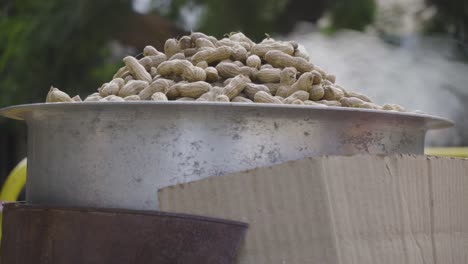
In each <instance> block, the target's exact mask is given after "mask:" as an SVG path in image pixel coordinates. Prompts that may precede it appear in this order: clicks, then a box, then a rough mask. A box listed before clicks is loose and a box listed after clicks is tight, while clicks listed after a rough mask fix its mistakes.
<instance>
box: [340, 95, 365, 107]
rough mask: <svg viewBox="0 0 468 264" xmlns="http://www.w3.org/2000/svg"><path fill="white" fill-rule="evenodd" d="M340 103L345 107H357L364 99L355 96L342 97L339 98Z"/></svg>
mask: <svg viewBox="0 0 468 264" xmlns="http://www.w3.org/2000/svg"><path fill="white" fill-rule="evenodd" d="M340 103H341V105H342V106H345V107H359V106H360V105H362V104H363V103H364V101H363V100H361V99H359V98H357V97H343V98H341V99H340Z"/></svg>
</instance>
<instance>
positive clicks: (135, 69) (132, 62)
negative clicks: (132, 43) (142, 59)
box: [123, 56, 152, 82]
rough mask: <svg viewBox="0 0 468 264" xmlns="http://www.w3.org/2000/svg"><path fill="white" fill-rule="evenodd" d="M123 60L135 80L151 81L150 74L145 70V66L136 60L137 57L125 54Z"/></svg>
mask: <svg viewBox="0 0 468 264" xmlns="http://www.w3.org/2000/svg"><path fill="white" fill-rule="evenodd" d="M123 62H124V63H125V65H126V66H127V68H128V70H129V71H130V72H131V73H132V75H133V76H134V77H135V78H136V79H137V80H142V81H146V82H151V80H152V78H151V75H150V74H149V73H148V72H147V71H146V69H145V67H143V65H141V64H140V63H139V62H138V61H137V59H135V58H134V57H132V56H127V57H125V58H124V59H123Z"/></svg>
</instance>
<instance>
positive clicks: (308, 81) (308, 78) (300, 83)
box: [276, 72, 314, 97]
mask: <svg viewBox="0 0 468 264" xmlns="http://www.w3.org/2000/svg"><path fill="white" fill-rule="evenodd" d="M313 80H314V76H313V75H312V73H310V72H306V73H303V74H302V75H301V76H300V77H299V79H297V81H296V82H295V83H294V84H293V85H291V86H281V87H280V89H278V91H276V95H279V96H283V97H288V96H290V95H291V94H293V93H294V92H296V91H298V90H302V91H308V90H309V89H310V87H312V82H313Z"/></svg>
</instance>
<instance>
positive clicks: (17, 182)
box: [0, 158, 27, 239]
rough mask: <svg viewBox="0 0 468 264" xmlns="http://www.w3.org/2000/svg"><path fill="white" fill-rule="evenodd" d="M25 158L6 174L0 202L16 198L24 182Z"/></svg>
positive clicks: (0, 236) (0, 234) (0, 192)
mask: <svg viewBox="0 0 468 264" xmlns="http://www.w3.org/2000/svg"><path fill="white" fill-rule="evenodd" d="M26 168H27V160H26V158H24V159H23V160H22V161H20V163H18V165H16V167H15V168H14V169H13V170H12V171H11V173H10V175H8V177H7V179H6V181H5V184H3V187H2V190H1V191H0V201H1V202H14V201H16V200H17V199H18V196H19V195H20V193H21V191H22V190H23V188H24V185H25V184H26ZM1 223H2V215H1V214H0V239H1V238H2V228H1Z"/></svg>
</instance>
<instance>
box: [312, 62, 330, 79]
mask: <svg viewBox="0 0 468 264" xmlns="http://www.w3.org/2000/svg"><path fill="white" fill-rule="evenodd" d="M314 70H316V71H317V72H319V73H320V75H322V78H324V79H325V78H326V77H327V73H326V72H325V71H324V70H322V68H320V67H318V66H316V65H314Z"/></svg>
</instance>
